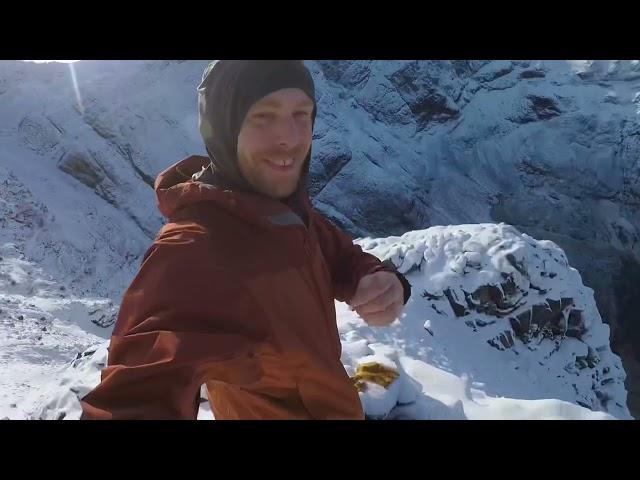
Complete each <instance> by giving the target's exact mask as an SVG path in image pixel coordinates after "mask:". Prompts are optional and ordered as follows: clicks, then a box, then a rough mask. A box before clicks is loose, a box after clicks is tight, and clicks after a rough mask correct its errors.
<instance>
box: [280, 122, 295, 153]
mask: <svg viewBox="0 0 640 480" xmlns="http://www.w3.org/2000/svg"><path fill="white" fill-rule="evenodd" d="M278 130H279V131H278V144H279V145H280V146H281V147H285V148H290V147H293V146H294V145H297V144H298V142H299V138H298V137H299V135H298V128H297V126H296V123H295V119H294V118H293V117H286V118H284V119H283V120H282V122H280V128H279V129H278Z"/></svg>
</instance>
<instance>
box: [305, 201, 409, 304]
mask: <svg viewBox="0 0 640 480" xmlns="http://www.w3.org/2000/svg"><path fill="white" fill-rule="evenodd" d="M313 218H314V221H315V225H316V227H317V230H316V231H317V232H318V239H319V242H320V248H321V249H322V253H323V255H324V257H325V260H326V261H327V264H328V266H329V270H330V271H331V278H332V282H333V291H334V298H335V299H336V300H338V301H340V302H347V303H348V302H349V301H350V300H351V299H352V298H353V296H354V295H355V293H356V289H357V287H358V283H359V282H360V279H362V277H364V276H366V275H369V274H371V273H375V272H378V271H388V272H393V273H395V274H396V275H397V277H398V279H399V280H400V283H402V288H403V290H404V303H405V304H406V303H407V301H408V300H409V297H410V296H411V284H410V283H409V282H408V281H407V279H406V278H405V277H404V275H402V274H401V273H400V272H398V270H397V269H396V267H395V265H394V264H393V262H391V261H390V260H385V261H380V260H379V259H378V258H377V257H376V256H374V255H371V254H370V253H366V252H364V251H363V250H362V248H361V247H360V245H356V244H354V243H353V238H351V236H350V235H349V234H347V233H345V232H344V231H342V230H341V229H340V228H338V227H337V226H336V225H334V224H333V223H331V222H330V221H329V220H328V219H326V218H325V217H324V216H323V215H321V214H320V213H319V212H317V211H315V210H314V211H313Z"/></svg>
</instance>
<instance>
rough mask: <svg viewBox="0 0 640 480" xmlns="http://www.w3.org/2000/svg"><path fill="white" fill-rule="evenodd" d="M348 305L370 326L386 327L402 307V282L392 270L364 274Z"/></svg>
mask: <svg viewBox="0 0 640 480" xmlns="http://www.w3.org/2000/svg"><path fill="white" fill-rule="evenodd" d="M349 305H350V306H351V310H355V311H356V312H357V313H358V315H360V316H361V317H362V319H363V320H364V321H365V322H367V323H368V324H369V325H371V326H372V327H386V326H387V325H389V324H391V323H393V321H394V320H395V319H396V318H398V317H399V316H400V313H401V312H402V309H403V308H404V290H403V288H402V283H400V280H399V279H398V277H397V276H396V274H395V273H393V272H376V273H372V274H369V275H366V276H364V277H362V278H361V279H360V283H358V288H356V293H355V295H354V296H353V298H352V299H351V301H350V302H349Z"/></svg>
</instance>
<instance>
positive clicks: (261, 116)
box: [253, 112, 273, 120]
mask: <svg viewBox="0 0 640 480" xmlns="http://www.w3.org/2000/svg"><path fill="white" fill-rule="evenodd" d="M272 117H273V114H271V113H267V112H260V113H255V114H254V115H253V118H255V119H256V120H269V119H270V118H272Z"/></svg>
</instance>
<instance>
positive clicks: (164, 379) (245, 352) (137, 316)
mask: <svg viewBox="0 0 640 480" xmlns="http://www.w3.org/2000/svg"><path fill="white" fill-rule="evenodd" d="M205 238H206V234H205V233H204V232H199V231H198V229H197V228H191V231H190V230H188V229H187V230H175V231H173V232H166V233H165V234H159V236H158V238H156V241H155V242H154V244H153V245H152V246H151V247H150V248H149V250H148V251H147V253H146V254H145V257H144V260H143V262H142V265H141V267H140V270H139V272H138V274H137V275H136V277H135V278H134V280H133V282H132V284H131V285H130V287H129V288H128V289H127V291H126V292H125V295H124V297H123V301H122V304H121V307H120V311H119V314H118V320H117V322H116V325H115V328H114V332H113V336H112V338H111V342H110V345H109V355H108V363H107V367H106V368H105V369H104V370H103V371H102V377H101V382H100V384H99V385H98V386H97V387H96V388H95V389H94V390H93V391H91V392H90V393H89V394H88V395H87V396H85V397H84V398H83V399H82V401H81V405H82V410H83V413H82V417H81V418H82V419H136V420H140V419H196V417H197V413H198V398H199V392H200V387H201V385H202V384H203V383H205V382H208V381H213V382H215V381H219V382H225V383H229V384H234V385H248V384H251V383H253V382H256V381H257V380H259V378H260V376H261V371H260V368H259V365H258V361H257V358H256V355H255V352H256V348H257V345H258V344H259V339H260V338H261V337H262V336H263V333H262V332H260V327H259V325H257V326H256V325H253V326H252V324H249V322H247V321H246V320H245V321H244V322H242V321H238V318H237V317H238V316H239V315H242V314H243V313H245V314H246V308H239V307H238V304H239V303H241V302H242V301H244V298H240V297H239V295H241V290H240V288H241V286H239V285H238V282H232V281H229V279H228V277H226V276H225V272H223V271H221V270H219V269H218V267H216V265H215V264H214V261H213V259H212V258H211V249H210V248H207V246H208V245H207V242H206V239H205ZM245 317H246V315H245Z"/></svg>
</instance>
